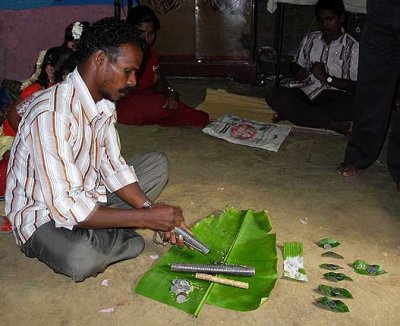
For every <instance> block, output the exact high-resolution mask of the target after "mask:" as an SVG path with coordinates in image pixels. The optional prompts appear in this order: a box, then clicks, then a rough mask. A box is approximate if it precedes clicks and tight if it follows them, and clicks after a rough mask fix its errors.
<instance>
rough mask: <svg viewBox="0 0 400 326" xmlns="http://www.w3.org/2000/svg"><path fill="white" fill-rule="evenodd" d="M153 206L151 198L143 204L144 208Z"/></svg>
mask: <svg viewBox="0 0 400 326" xmlns="http://www.w3.org/2000/svg"><path fill="white" fill-rule="evenodd" d="M152 207H153V204H152V203H151V201H149V200H146V201H145V202H144V203H143V205H142V208H152Z"/></svg>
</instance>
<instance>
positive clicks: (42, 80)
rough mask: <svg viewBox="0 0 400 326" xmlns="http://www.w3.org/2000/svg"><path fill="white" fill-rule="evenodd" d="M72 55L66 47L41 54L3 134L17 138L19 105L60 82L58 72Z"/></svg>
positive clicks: (23, 86) (24, 83)
mask: <svg viewBox="0 0 400 326" xmlns="http://www.w3.org/2000/svg"><path fill="white" fill-rule="evenodd" d="M72 53H73V51H72V50H71V49H69V48H67V47H64V46H56V47H52V48H50V49H48V50H47V51H42V52H41V53H40V55H39V58H38V61H37V63H36V70H35V72H34V73H33V75H32V76H31V77H29V78H28V79H27V80H26V81H24V82H23V83H22V86H21V93H20V95H19V98H18V100H17V103H16V104H15V105H13V106H11V107H10V110H9V112H8V116H7V119H5V120H4V122H3V133H4V132H6V133H7V136H15V132H14V131H16V130H17V128H18V124H19V121H20V120H21V114H22V113H21V112H17V107H19V106H18V104H19V103H20V102H22V101H23V100H25V99H27V98H28V97H30V96H31V95H33V94H35V93H36V92H38V91H41V90H43V89H46V88H49V87H51V86H53V85H54V84H56V83H58V82H60V81H61V79H59V78H57V74H56V72H57V71H58V70H59V69H60V68H61V65H62V64H63V63H64V61H65V60H67V59H68V57H69V56H70V55H71V54H72ZM10 127H11V129H10Z"/></svg>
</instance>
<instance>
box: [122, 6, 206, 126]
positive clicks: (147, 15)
mask: <svg viewBox="0 0 400 326" xmlns="http://www.w3.org/2000/svg"><path fill="white" fill-rule="evenodd" d="M127 21H128V22H129V23H130V24H132V25H133V26H134V27H135V28H136V29H137V30H138V31H139V32H140V33H141V34H142V35H143V38H144V39H145V40H146V43H147V45H148V46H149V51H148V54H147V58H146V59H144V62H143V73H142V74H141V75H140V76H139V80H138V85H137V87H136V88H135V89H132V90H131V91H130V92H129V93H128V94H127V95H126V96H125V97H124V98H122V99H121V100H119V101H118V102H117V119H118V122H119V123H123V124H128V125H146V124H158V125H160V126H163V127H174V126H182V125H186V126H192V127H196V128H203V127H205V126H206V125H207V124H208V122H209V117H208V114H207V113H206V112H203V111H201V110H196V109H194V108H192V107H190V106H187V105H186V104H184V103H182V102H181V101H179V94H178V92H177V91H176V90H174V89H173V88H172V87H171V86H170V85H169V84H168V82H167V80H166V79H165V78H164V77H163V76H162V75H161V74H160V71H159V60H158V56H157V53H156V51H155V50H154V48H153V47H152V46H153V44H154V42H155V39H156V34H157V30H158V29H159V28H160V22H159V20H158V18H157V16H156V15H155V13H154V12H153V10H151V9H150V8H149V7H146V6H136V7H133V8H132V9H131V10H130V11H129V14H128V18H127Z"/></svg>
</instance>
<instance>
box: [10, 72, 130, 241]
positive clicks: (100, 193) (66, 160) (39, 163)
mask: <svg viewBox="0 0 400 326" xmlns="http://www.w3.org/2000/svg"><path fill="white" fill-rule="evenodd" d="M23 105H25V106H27V110H26V113H25V114H24V115H23V117H22V120H21V122H20V124H19V127H18V132H17V135H16V137H15V140H14V143H13V146H12V149H11V154H10V160H9V166H8V176H7V188H6V194H5V201H6V203H5V209H6V214H7V217H8V218H9V219H10V221H11V223H12V226H13V230H14V235H15V237H16V240H17V244H19V245H21V244H23V243H25V242H26V241H27V240H28V239H29V237H30V236H31V235H32V234H33V233H34V232H35V231H36V230H37V228H39V227H40V226H41V225H43V224H45V223H47V222H49V221H51V220H53V221H54V222H55V225H56V227H65V228H68V229H72V228H73V226H74V225H76V224H77V223H78V222H81V221H83V220H85V219H86V218H87V216H88V215H89V214H90V213H91V212H92V211H93V210H94V209H95V206H96V203H97V202H106V201H107V197H106V188H105V187H107V189H108V190H109V191H110V192H114V191H117V190H118V189H120V188H122V187H124V186H126V185H128V184H131V183H134V182H137V181H138V179H137V176H136V174H135V171H134V170H133V168H132V167H129V166H127V164H126V163H125V160H124V159H123V158H122V156H121V154H120V142H119V137H118V133H117V131H116V129H115V122H116V112H115V106H114V104H113V103H112V102H110V101H108V100H102V101H99V102H97V103H95V102H94V100H93V98H92V96H91V95H90V93H89V90H88V88H87V87H86V85H85V83H84V82H83V80H82V78H81V76H80V74H79V72H78V71H77V70H76V69H75V71H74V72H72V73H71V74H70V75H68V77H67V78H66V80H65V81H64V82H62V83H60V84H57V85H54V86H53V87H51V88H49V89H46V90H44V91H41V92H38V93H36V94H34V95H33V96H32V97H30V98H29V99H27V101H26V102H25V103H24V104H23Z"/></svg>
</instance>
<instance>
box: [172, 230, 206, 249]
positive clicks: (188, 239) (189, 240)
mask: <svg viewBox="0 0 400 326" xmlns="http://www.w3.org/2000/svg"><path fill="white" fill-rule="evenodd" d="M174 232H175V234H177V235H181V236H182V237H183V241H184V242H185V243H186V244H187V245H189V246H190V247H192V248H194V249H196V250H198V251H200V252H201V253H202V254H204V255H207V254H208V252H209V251H210V249H209V248H208V247H207V246H206V245H204V244H203V243H201V242H200V241H199V240H198V239H196V238H195V237H194V236H192V235H191V234H189V233H188V232H187V231H186V230H184V229H183V228H181V227H178V226H176V227H174Z"/></svg>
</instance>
